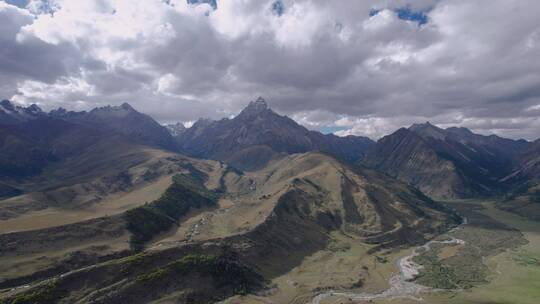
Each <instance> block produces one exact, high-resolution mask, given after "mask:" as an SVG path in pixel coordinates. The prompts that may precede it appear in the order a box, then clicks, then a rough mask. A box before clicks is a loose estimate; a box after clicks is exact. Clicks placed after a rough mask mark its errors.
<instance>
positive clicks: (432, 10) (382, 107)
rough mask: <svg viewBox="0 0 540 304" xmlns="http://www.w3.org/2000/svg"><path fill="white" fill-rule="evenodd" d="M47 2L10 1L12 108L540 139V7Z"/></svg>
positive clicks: (308, 0) (5, 51)
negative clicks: (252, 107) (265, 106)
mask: <svg viewBox="0 0 540 304" xmlns="http://www.w3.org/2000/svg"><path fill="white" fill-rule="evenodd" d="M188 2H190V3H191V4H188ZM195 2H197V3H195ZM0 3H1V2H0ZM43 3H44V2H43V1H29V3H28V4H27V8H28V9H26V10H20V9H17V8H15V7H14V6H9V5H8V4H5V3H3V4H0V15H1V16H2V20H3V22H2V23H1V24H0V34H1V35H0V40H1V44H2V47H1V48H0V68H1V70H0V80H1V85H0V93H1V94H2V97H3V98H13V99H14V100H15V101H18V102H21V103H29V102H38V103H40V105H41V106H43V107H44V108H46V109H50V108H52V107H57V106H64V107H66V108H77V109H83V108H90V107H93V106H96V105H103V104H107V103H113V104H117V103H121V102H124V101H128V102H130V103H132V104H133V105H134V106H135V107H136V108H138V109H140V110H141V111H144V112H147V113H149V114H151V115H152V116H154V117H155V118H156V119H158V120H160V121H163V122H165V121H166V122H170V121H175V120H180V121H194V120H196V119H197V118H198V117H201V116H203V117H210V118H220V117H224V116H230V115H234V114H235V113H237V111H239V110H240V109H241V108H242V107H243V106H244V105H245V104H246V103H247V102H248V101H249V100H251V99H254V98H256V97H257V96H259V95H262V96H264V97H265V98H266V99H267V100H268V101H269V102H270V104H271V106H272V107H273V108H274V109H275V110H277V111H278V112H280V113H283V114H287V115H290V116H293V117H294V118H295V119H298V120H299V121H301V122H302V123H304V124H306V125H307V126H308V127H310V128H316V129H320V130H338V132H337V133H338V134H341V135H344V134H360V135H368V136H372V137H379V136H381V135H384V134H385V133H388V132H391V131H393V130H394V129H396V128H398V127H401V126H407V125H410V124H412V123H414V122H419V121H423V120H430V121H432V122H433V123H438V124H440V125H443V126H450V125H462V126H467V127H471V128H473V129H474V130H475V131H478V132H482V133H486V134H487V133H492V132H496V133H497V134H500V135H505V136H511V137H526V138H529V139H532V138H536V137H538V135H537V134H539V133H540V132H539V131H540V130H539V128H540V122H539V118H538V117H539V115H540V89H539V88H540V73H539V71H540V61H539V60H538V58H539V56H540V21H539V19H538V18H537V16H536V15H537V13H536V12H537V11H539V10H540V3H539V2H537V1H532V0H530V1H519V2H514V1H512V2H511V1H503V0H497V1H490V3H489V5H488V4H486V3H485V2H484V1H435V0H422V1H406V0H396V1H353V0H348V1H339V2H336V1H323V0H297V1H292V0H281V1H275V0H268V1H236V0H231V1H218V2H213V1H185V0H177V1H174V0H170V1H161V0H147V1H137V2H133V1H127V0H126V1H124V0H117V1H106V0H100V1H97V0H96V1H84V2H74V1H67V0H54V1H53V0H49V1H46V3H45V4H46V5H44V4H43ZM207 3H210V5H208V4H207ZM214 3H215V4H216V5H214ZM18 5H19V6H23V5H22V4H21V3H18ZM212 6H214V7H212ZM51 11H54V14H50V12H51Z"/></svg>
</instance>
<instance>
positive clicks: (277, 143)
mask: <svg viewBox="0 0 540 304" xmlns="http://www.w3.org/2000/svg"><path fill="white" fill-rule="evenodd" d="M176 138H177V141H178V144H179V149H180V151H181V152H183V153H185V154H187V155H190V156H194V157H201V158H210V159H217V160H221V161H225V162H228V163H230V164H232V165H233V166H235V167H237V168H240V169H243V170H245V169H247V170H253V169H258V168H262V167H264V166H265V165H266V164H267V163H268V162H269V161H270V160H272V159H275V158H277V157H280V155H286V154H292V153H304V152H309V151H319V152H324V153H327V154H329V155H332V156H334V157H336V158H338V159H341V160H344V161H349V162H354V161H357V160H358V159H360V158H362V156H363V155H364V154H365V152H366V151H367V150H368V149H369V148H371V147H372V146H373V145H374V144H375V143H374V142H373V141H372V140H371V139H369V138H367V137H359V136H346V137H338V136H335V135H333V134H326V135H325V134H322V133H320V132H317V131H310V130H308V129H306V128H305V127H303V126H301V125H299V124H297V123H296V122H295V121H294V120H292V119H290V118H289V117H286V116H281V115H278V114H276V113H275V112H274V111H272V110H271V109H270V108H269V107H268V105H267V103H266V101H265V100H264V99H263V98H260V97H259V98H258V99H257V100H255V101H252V102H251V103H250V104H249V105H248V106H247V107H246V108H245V109H244V110H242V112H240V114H238V115H237V116H236V117H234V118H233V119H228V118H224V119H221V120H218V121H210V120H204V119H201V120H198V121H197V122H196V123H195V124H194V125H193V126H192V127H191V128H189V129H186V130H185V131H184V132H181V133H180V134H179V135H177V137H176Z"/></svg>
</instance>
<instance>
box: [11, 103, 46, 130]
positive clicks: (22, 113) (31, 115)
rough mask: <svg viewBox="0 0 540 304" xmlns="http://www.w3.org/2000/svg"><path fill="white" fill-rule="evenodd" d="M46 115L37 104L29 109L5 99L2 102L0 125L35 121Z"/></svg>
mask: <svg viewBox="0 0 540 304" xmlns="http://www.w3.org/2000/svg"><path fill="white" fill-rule="evenodd" d="M43 114H44V112H43V111H42V110H41V108H40V107H39V106H38V105H36V104H31V105H30V106H28V107H24V106H18V105H15V104H13V103H12V102H11V101H9V100H7V99H5V100H2V101H1V102H0V123H4V124H14V123H20V122H25V121H28V120H32V119H35V118H37V117H40V116H42V115H43Z"/></svg>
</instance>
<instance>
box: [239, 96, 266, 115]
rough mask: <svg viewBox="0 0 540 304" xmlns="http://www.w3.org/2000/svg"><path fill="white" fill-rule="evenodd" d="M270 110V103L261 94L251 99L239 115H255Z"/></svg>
mask: <svg viewBox="0 0 540 304" xmlns="http://www.w3.org/2000/svg"><path fill="white" fill-rule="evenodd" d="M268 110H270V108H269V107H268V104H267V103H266V100H264V98H262V97H260V96H259V97H258V98H257V99H256V100H255V101H251V102H250V103H249V104H248V105H247V107H245V108H244V110H242V112H240V114H239V116H240V115H242V116H254V115H258V114H260V113H263V112H266V111H268ZM270 111H271V110H270Z"/></svg>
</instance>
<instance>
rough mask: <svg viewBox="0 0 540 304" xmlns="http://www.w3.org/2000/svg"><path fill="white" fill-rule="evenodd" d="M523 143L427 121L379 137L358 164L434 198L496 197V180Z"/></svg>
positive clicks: (499, 187) (500, 186) (502, 187)
mask: <svg viewBox="0 0 540 304" xmlns="http://www.w3.org/2000/svg"><path fill="white" fill-rule="evenodd" d="M527 145H528V143H527V142H526V141H524V140H517V141H516V140H511V139H505V138H501V137H498V136H495V135H491V136H483V135H478V134H474V133H472V132H471V131H470V130H468V129H465V128H448V129H441V128H438V127H436V126H434V125H432V124H430V123H426V124H418V125H413V126H411V127H410V128H408V129H405V128H402V129H399V130H398V131H396V132H395V133H393V134H391V135H388V136H385V137H383V138H382V139H380V140H379V141H378V142H377V145H376V146H375V147H374V148H373V149H372V150H371V151H370V152H369V153H368V155H367V156H366V157H365V158H364V160H363V161H362V164H363V165H365V166H368V167H371V168H374V169H377V170H380V171H382V172H385V173H387V174H389V175H391V176H394V177H396V178H398V179H400V180H402V181H405V182H408V183H411V184H412V185H414V186H416V187H418V188H419V189H420V190H421V191H422V192H424V193H426V194H427V195H430V196H431V197H434V198H443V199H448V198H470V197H485V196H495V195H501V194H503V193H505V191H507V190H508V188H507V187H508V186H509V185H507V184H505V183H503V182H501V179H502V178H504V177H505V176H506V175H507V174H509V173H510V172H511V171H512V169H513V168H514V163H515V161H516V158H517V157H518V156H519V155H520V154H521V153H522V151H524V150H525V149H526V147H527Z"/></svg>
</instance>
